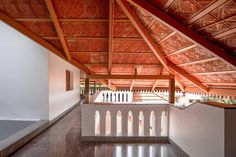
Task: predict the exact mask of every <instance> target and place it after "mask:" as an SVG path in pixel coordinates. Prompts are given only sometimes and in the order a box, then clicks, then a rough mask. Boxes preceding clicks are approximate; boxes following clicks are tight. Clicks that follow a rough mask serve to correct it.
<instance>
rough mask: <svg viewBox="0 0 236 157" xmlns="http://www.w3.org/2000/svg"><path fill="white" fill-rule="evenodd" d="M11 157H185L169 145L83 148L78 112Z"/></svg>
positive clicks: (59, 122)
mask: <svg viewBox="0 0 236 157" xmlns="http://www.w3.org/2000/svg"><path fill="white" fill-rule="evenodd" d="M12 156H13V157H184V155H183V154H181V152H178V151H177V150H176V149H175V147H174V146H172V145H170V144H92V143H89V144H86V143H81V141H80V109H79V107H76V108H75V109H74V110H73V111H72V112H70V113H69V114H67V115H66V116H65V117H64V118H62V119H61V120H60V121H58V122H57V123H56V124H55V125H53V126H52V127H50V128H49V129H47V130H46V131H44V132H43V133H42V134H40V135H39V136H38V137H36V138H35V139H33V140H32V141H31V142H30V143H28V144H27V145H25V146H24V147H23V148H21V149H20V150H18V151H17V152H15V153H14V154H12Z"/></svg>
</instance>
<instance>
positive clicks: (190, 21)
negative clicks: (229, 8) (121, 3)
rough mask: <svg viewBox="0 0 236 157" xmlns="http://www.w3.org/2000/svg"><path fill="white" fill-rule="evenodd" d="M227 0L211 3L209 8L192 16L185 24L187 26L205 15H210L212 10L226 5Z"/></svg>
mask: <svg viewBox="0 0 236 157" xmlns="http://www.w3.org/2000/svg"><path fill="white" fill-rule="evenodd" d="M227 1H228V0H220V1H215V2H214V3H212V4H211V5H210V6H208V7H207V8H206V9H204V10H202V11H201V12H199V13H198V14H196V15H194V16H193V17H191V18H190V19H189V20H188V21H187V22H186V23H187V24H192V23H194V22H195V21H197V20H198V19H200V18H202V17H203V16H205V15H206V14H208V13H210V12H211V11H212V10H214V9H216V8H217V7H219V6H221V5H222V4H224V3H226V2H227Z"/></svg>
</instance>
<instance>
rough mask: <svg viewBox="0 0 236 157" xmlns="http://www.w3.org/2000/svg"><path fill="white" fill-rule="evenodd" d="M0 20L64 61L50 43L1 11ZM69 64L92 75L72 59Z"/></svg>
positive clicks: (62, 56) (63, 57)
mask: <svg viewBox="0 0 236 157" xmlns="http://www.w3.org/2000/svg"><path fill="white" fill-rule="evenodd" d="M0 19H1V20H2V21H4V22H5V23H6V24H8V25H9V26H11V27H13V28H14V29H16V30H17V31H19V32H21V33H22V34H24V35H25V36H27V37H29V38H30V39H32V40H33V41H35V42H36V43H38V44H40V45H42V46H43V47H45V48H46V49H48V50H50V51H51V52H53V53H54V54H56V55H57V56H59V57H60V58H62V59H64V60H66V58H65V56H64V55H63V53H62V52H61V51H60V50H58V49H57V48H55V47H54V46H52V45H51V44H50V43H48V42H47V41H46V40H44V39H42V38H41V37H39V36H38V35H36V34H35V33H33V32H31V31H30V30H28V29H27V28H25V27H24V26H23V25H22V24H20V23H18V22H16V21H15V20H14V19H12V18H11V17H9V16H7V15H6V14H5V13H3V12H1V11H0ZM66 61H67V60H66ZM70 63H71V64H73V65H74V66H76V67H77V68H79V69H80V70H82V71H84V72H85V73H92V71H90V70H89V69H88V68H87V67H85V66H83V65H82V64H81V63H79V62H77V61H75V60H74V59H72V60H71V61H70Z"/></svg>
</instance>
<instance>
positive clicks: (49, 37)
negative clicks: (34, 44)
mask: <svg viewBox="0 0 236 157" xmlns="http://www.w3.org/2000/svg"><path fill="white" fill-rule="evenodd" d="M42 38H44V39H47V40H59V37H53V36H47V37H46V36H43V37H42ZM65 39H67V40H74V39H84V40H94V39H96V40H108V39H109V38H108V37H72V36H67V37H65ZM113 40H125V41H126V40H129V41H130V40H143V38H140V37H113Z"/></svg>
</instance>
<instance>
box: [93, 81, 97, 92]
mask: <svg viewBox="0 0 236 157" xmlns="http://www.w3.org/2000/svg"><path fill="white" fill-rule="evenodd" d="M94 93H96V81H94V83H93V94H94Z"/></svg>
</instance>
